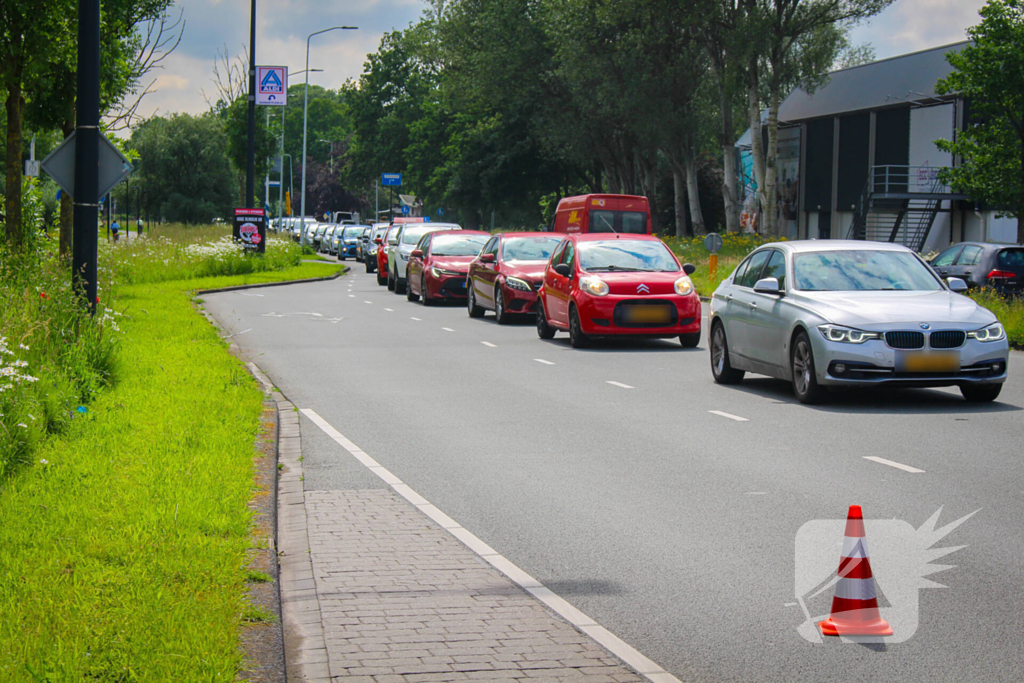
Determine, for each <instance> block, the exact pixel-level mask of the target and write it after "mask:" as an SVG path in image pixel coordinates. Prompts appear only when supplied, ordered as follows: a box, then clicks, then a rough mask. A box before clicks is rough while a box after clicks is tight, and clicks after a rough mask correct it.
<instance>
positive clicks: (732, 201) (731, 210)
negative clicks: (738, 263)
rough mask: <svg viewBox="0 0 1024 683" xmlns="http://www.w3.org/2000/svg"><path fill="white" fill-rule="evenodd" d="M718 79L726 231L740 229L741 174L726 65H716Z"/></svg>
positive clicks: (737, 230)
mask: <svg viewBox="0 0 1024 683" xmlns="http://www.w3.org/2000/svg"><path fill="white" fill-rule="evenodd" d="M715 76H716V78H717V80H718V105H719V108H720V109H721V110H722V117H721V122H722V128H721V131H720V134H721V139H720V144H721V147H722V202H723V204H724V209H725V231H726V232H739V231H740V208H741V206H740V204H741V202H740V193H739V187H738V185H739V176H738V174H737V169H736V132H735V128H734V126H733V121H732V107H731V106H729V94H728V90H727V88H726V85H725V75H724V67H722V66H721V65H720V64H716V66H715Z"/></svg>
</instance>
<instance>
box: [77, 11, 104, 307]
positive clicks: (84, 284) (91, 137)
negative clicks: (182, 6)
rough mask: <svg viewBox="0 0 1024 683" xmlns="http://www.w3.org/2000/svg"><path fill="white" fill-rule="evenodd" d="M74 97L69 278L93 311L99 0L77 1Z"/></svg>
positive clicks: (98, 115) (97, 206) (97, 188)
mask: <svg viewBox="0 0 1024 683" xmlns="http://www.w3.org/2000/svg"><path fill="white" fill-rule="evenodd" d="M77 88H78V96H77V98H76V102H75V117H76V118H75V120H76V121H77V125H76V126H75V130H76V134H75V138H76V139H75V196H74V202H75V211H74V241H73V242H72V247H71V269H72V270H71V278H72V282H73V284H74V288H75V290H76V291H77V292H79V293H80V294H81V295H84V296H85V300H86V303H88V305H89V310H90V311H91V312H92V313H93V314H95V313H96V298H97V295H96V261H97V259H98V258H99V245H98V241H99V235H98V229H97V223H98V218H99V208H100V207H99V199H100V198H99V178H98V176H97V173H96V168H97V167H98V166H99V149H100V127H99V126H100V0H78V82H77Z"/></svg>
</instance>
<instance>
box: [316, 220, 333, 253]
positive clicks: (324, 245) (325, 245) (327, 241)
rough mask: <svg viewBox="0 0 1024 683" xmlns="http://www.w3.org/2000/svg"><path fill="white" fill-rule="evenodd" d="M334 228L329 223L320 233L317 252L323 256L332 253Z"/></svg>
mask: <svg viewBox="0 0 1024 683" xmlns="http://www.w3.org/2000/svg"><path fill="white" fill-rule="evenodd" d="M334 228H335V226H333V225H331V224H329V223H328V224H327V225H326V226H325V227H324V229H323V232H321V233H320V246H319V248H318V249H317V251H319V252H322V253H324V254H333V253H334Z"/></svg>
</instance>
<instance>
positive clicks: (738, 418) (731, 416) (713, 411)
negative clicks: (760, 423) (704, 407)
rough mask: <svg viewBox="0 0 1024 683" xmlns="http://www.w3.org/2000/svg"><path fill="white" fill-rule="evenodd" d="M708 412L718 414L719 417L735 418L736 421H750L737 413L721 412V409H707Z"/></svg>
mask: <svg viewBox="0 0 1024 683" xmlns="http://www.w3.org/2000/svg"><path fill="white" fill-rule="evenodd" d="M708 412H709V413H711V414H712V415H719V416H721V417H727V418H729V419H730V420H736V421H737V422H750V420H748V419H747V418H745V417H740V416H739V415H733V414H731V413H723V412H722V411H721V410H709V411H708Z"/></svg>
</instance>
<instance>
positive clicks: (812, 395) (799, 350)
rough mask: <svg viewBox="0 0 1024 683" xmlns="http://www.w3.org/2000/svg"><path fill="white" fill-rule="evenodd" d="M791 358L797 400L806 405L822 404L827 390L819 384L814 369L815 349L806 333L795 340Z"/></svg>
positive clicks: (802, 333) (797, 336) (801, 333)
mask: <svg viewBox="0 0 1024 683" xmlns="http://www.w3.org/2000/svg"><path fill="white" fill-rule="evenodd" d="M789 358H790V368H791V369H792V371H793V393H794V394H795V395H796V399H797V400H798V401H800V402H801V403H803V404H805V405H814V404H815V403H821V400H822V398H823V397H824V394H825V390H824V388H822V387H821V386H820V385H819V384H818V375H817V372H816V371H815V369H814V349H813V347H812V346H811V340H810V337H808V336H807V333H806V332H798V333H797V335H796V337H795V338H794V339H793V348H792V350H791V351H790V357H789Z"/></svg>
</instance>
